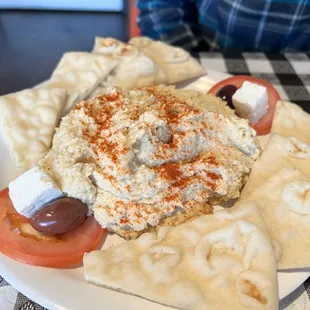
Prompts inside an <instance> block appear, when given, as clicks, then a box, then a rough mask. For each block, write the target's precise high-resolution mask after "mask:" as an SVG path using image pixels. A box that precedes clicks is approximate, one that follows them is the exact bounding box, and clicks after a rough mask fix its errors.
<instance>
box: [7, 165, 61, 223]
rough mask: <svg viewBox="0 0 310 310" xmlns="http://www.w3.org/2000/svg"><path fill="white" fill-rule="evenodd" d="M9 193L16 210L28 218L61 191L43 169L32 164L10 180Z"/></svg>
mask: <svg viewBox="0 0 310 310" xmlns="http://www.w3.org/2000/svg"><path fill="white" fill-rule="evenodd" d="M9 195H10V198H11V200H12V202H13V205H14V207H15V209H16V211H17V212H18V213H20V214H22V215H24V216H26V217H28V218H29V217H32V216H33V215H34V213H36V212H37V211H38V210H40V209H41V208H42V207H44V205H46V204H47V203H49V202H51V201H52V200H55V199H57V198H60V197H62V196H63V192H62V191H61V190H60V189H59V188H58V186H57V185H56V184H55V182H54V181H53V180H52V179H51V177H50V176H49V175H48V174H47V173H46V172H45V171H44V170H43V169H41V168H40V167H38V166H34V167H33V168H31V169H30V170H28V171H26V172H25V173H24V174H22V175H20V176H19V177H18V178H16V179H15V180H14V181H12V182H10V184H9Z"/></svg>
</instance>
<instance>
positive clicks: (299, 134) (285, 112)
mask: <svg viewBox="0 0 310 310" xmlns="http://www.w3.org/2000/svg"><path fill="white" fill-rule="evenodd" d="M309 124H310V115H309V114H308V113H307V112H305V111H304V110H303V109H302V108H301V107H299V106H298V105H296V104H293V103H290V102H286V101H279V102H278V103H277V105H276V111H275V115H274V119H273V123H272V128H271V132H272V133H278V134H280V135H282V136H286V137H295V138H297V139H299V140H301V141H303V142H306V143H309V144H310V126H309Z"/></svg>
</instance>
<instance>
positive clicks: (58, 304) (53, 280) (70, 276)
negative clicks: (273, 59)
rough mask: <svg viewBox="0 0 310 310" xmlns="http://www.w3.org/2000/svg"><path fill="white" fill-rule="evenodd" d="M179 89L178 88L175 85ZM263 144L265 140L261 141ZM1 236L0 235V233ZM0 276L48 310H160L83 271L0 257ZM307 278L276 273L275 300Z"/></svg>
mask: <svg viewBox="0 0 310 310" xmlns="http://www.w3.org/2000/svg"><path fill="white" fill-rule="evenodd" d="M226 77H228V76H227V75H226V74H223V73H219V72H215V71H211V70H210V71H209V72H208V76H206V77H202V78H200V79H198V81H196V82H194V83H191V84H190V85H185V84H183V85H182V87H185V88H191V89H196V90H200V91H205V92H206V91H207V90H208V89H209V88H210V87H211V86H212V84H213V83H214V81H215V82H217V81H219V80H221V79H224V78H226ZM179 86H180V85H179ZM263 140H264V141H262V143H263V144H264V142H266V138H263ZM0 154H1V160H0V171H1V173H0V188H3V187H6V186H7V184H8V182H9V181H10V179H12V177H13V175H12V171H13V170H12V163H11V161H10V158H9V154H8V151H7V149H6V147H5V145H4V142H3V137H2V136H1V135H0ZM0 233H1V232H0ZM118 241H119V238H118V237H117V236H112V235H111V236H108V238H107V240H106V242H105V244H104V247H109V246H110V245H111V244H115V243H116V242H118ZM0 274H1V275H2V276H3V277H4V278H5V279H6V280H7V281H8V282H9V283H11V285H13V286H14V287H15V288H16V289H17V290H19V291H20V292H22V293H23V294H25V295H26V296H28V297H29V298H31V299H33V300H34V301H36V302H37V303H39V304H41V305H42V306H44V307H46V308H48V309H50V310H54V309H57V310H86V309H87V310H97V309H109V310H116V309H126V310H138V309H148V310H163V309H169V308H168V307H164V306H161V305H159V304H156V303H152V302H149V301H147V300H144V299H141V298H137V297H134V296H129V295H125V294H122V293H117V292H114V291H111V290H108V289H104V288H100V287H97V286H93V285H90V284H87V283H86V282H85V281H84V278H83V269H82V268H78V269H50V268H42V267H34V266H28V265H25V264H22V263H19V262H17V261H14V260H12V259H10V258H8V257H6V256H4V255H1V254H0ZM309 276H310V273H309V272H290V273H283V272H279V273H278V279H279V297H280V299H282V298H284V297H285V296H287V295H288V294H290V293H291V292H292V291H293V290H295V289H296V288H297V287H298V286H299V285H300V284H302V283H303V282H304V281H305V280H306V279H307V278H308V277H309Z"/></svg>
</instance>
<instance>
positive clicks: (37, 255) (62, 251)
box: [0, 189, 105, 267]
mask: <svg viewBox="0 0 310 310" xmlns="http://www.w3.org/2000/svg"><path fill="white" fill-rule="evenodd" d="M0 231H1V233H0V252H1V253H3V254H5V255H7V256H9V257H11V258H13V259H15V260H18V261H20V262H23V263H26V264H30V265H36V266H44V267H68V266H72V265H76V264H80V263H81V262H82V260H83V255H84V253H86V252H89V251H92V250H95V249H97V248H98V246H99V245H100V244H101V242H102V240H103V237H104V236H105V230H104V229H102V228H101V227H100V225H99V224H98V223H97V221H96V220H95V219H94V217H93V216H90V217H88V218H87V219H86V220H85V221H84V222H83V224H82V225H80V226H79V227H78V228H76V229H74V230H72V231H70V232H68V233H66V234H63V235H59V236H57V237H55V236H47V235H43V234H41V233H39V232H36V231H35V230H34V229H33V228H32V226H31V225H30V224H29V223H28V219H27V218H26V217H24V216H22V215H20V214H19V213H17V212H16V210H15V209H14V207H13V204H12V202H11V199H10V197H9V191H8V189H5V190H3V191H1V192H0Z"/></svg>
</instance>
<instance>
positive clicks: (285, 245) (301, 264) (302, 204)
mask: <svg viewBox="0 0 310 310" xmlns="http://www.w3.org/2000/svg"><path fill="white" fill-rule="evenodd" d="M309 189H310V177H309V176H307V175H306V174H304V173H303V172H302V171H300V170H299V169H298V168H296V167H287V168H284V169H282V170H281V171H279V172H278V173H277V174H275V175H274V176H272V177H271V178H270V179H269V180H268V181H267V182H266V183H264V184H263V185H262V186H261V187H259V188H258V189H256V190H255V191H254V192H253V193H252V194H251V195H250V196H249V197H248V198H247V199H246V201H250V202H255V203H256V204H257V206H258V207H259V210H260V212H261V214H262V216H263V219H264V221H265V223H266V226H267V229H268V232H269V235H270V238H271V239H272V240H275V241H274V243H275V244H277V245H278V247H279V248H280V249H281V251H280V252H282V255H281V257H280V258H279V260H278V268H279V269H292V268H293V269H296V268H306V267H310V252H309V251H307V249H309V248H310V239H309V238H308V237H307V234H308V232H309V229H310V195H309ZM241 202H244V200H242V201H241ZM278 252H279V251H278Z"/></svg>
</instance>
